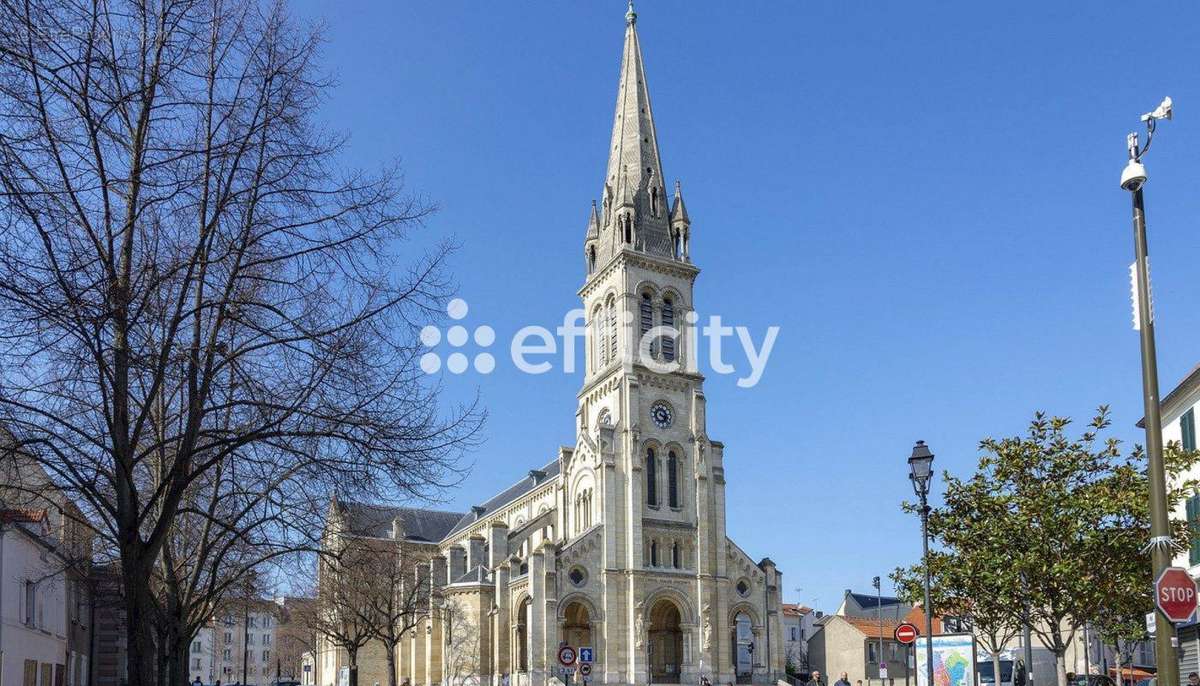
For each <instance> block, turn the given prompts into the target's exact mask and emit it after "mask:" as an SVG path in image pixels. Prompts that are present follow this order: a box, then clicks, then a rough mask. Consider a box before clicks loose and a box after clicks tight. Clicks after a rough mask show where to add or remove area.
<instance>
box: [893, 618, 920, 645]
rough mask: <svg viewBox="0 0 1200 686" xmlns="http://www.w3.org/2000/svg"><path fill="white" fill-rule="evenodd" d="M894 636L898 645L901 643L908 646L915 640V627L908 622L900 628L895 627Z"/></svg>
mask: <svg viewBox="0 0 1200 686" xmlns="http://www.w3.org/2000/svg"><path fill="white" fill-rule="evenodd" d="M894 636H895V637H896V640H897V641H899V642H900V643H903V644H904V645H908V644H910V643H912V642H914V641H916V640H917V627H915V626H913V625H912V624H909V623H908V622H905V623H903V624H901V625H900V626H898V627H896V632H895V634H894Z"/></svg>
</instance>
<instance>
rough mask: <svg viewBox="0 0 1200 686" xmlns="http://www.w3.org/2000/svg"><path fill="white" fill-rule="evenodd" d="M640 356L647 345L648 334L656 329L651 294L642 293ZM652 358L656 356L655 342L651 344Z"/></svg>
mask: <svg viewBox="0 0 1200 686" xmlns="http://www.w3.org/2000/svg"><path fill="white" fill-rule="evenodd" d="M638 318H639V321H638V331H639V332H640V334H639V336H638V343H637V344H638V348H637V350H638V355H641V354H642V346H643V345H645V341H646V334H648V333H650V329H652V328H654V305H653V303H651V301H650V294H649V293H642V301H641V302H640V303H639V304H638ZM650 356H651V357H653V356H654V342H653V341H651V342H650Z"/></svg>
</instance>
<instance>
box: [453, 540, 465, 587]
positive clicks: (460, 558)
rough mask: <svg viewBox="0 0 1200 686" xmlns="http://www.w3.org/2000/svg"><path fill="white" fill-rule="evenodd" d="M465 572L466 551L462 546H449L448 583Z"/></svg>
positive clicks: (456, 579)
mask: <svg viewBox="0 0 1200 686" xmlns="http://www.w3.org/2000/svg"><path fill="white" fill-rule="evenodd" d="M466 573H467V551H466V550H463V548H462V546H458V545H454V546H450V583H454V582H455V581H458V579H459V578H460V577H461V576H462V575H464V574H466Z"/></svg>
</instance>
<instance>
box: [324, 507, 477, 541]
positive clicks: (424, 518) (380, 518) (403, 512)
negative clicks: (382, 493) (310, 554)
mask: <svg viewBox="0 0 1200 686" xmlns="http://www.w3.org/2000/svg"><path fill="white" fill-rule="evenodd" d="M338 509H339V511H340V512H341V513H342V515H343V516H344V517H345V518H346V526H347V527H348V528H349V530H350V533H351V534H354V535H356V536H370V537H372V538H391V537H392V521H393V520H395V519H397V518H399V519H400V523H401V525H402V526H403V527H404V538H405V540H408V541H420V542H426V543H438V542H440V541H441V540H442V539H443V538H445V537H446V535H447V534H448V533H449V532H450V529H451V528H453V526H454V524H455V522H457V521H458V520H460V519H462V517H463V514H462V513H461V512H446V511H442V510H427V509H422V508H415V507H392V506H389V505H373V504H368V503H355V502H341V501H339V502H338Z"/></svg>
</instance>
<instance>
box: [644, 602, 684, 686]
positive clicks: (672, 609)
mask: <svg viewBox="0 0 1200 686" xmlns="http://www.w3.org/2000/svg"><path fill="white" fill-rule="evenodd" d="M679 625H680V617H679V608H678V607H676V606H675V603H672V602H671V601H669V600H666V599H665V598H664V599H663V600H660V601H658V602H657V603H655V604H654V607H653V608H651V609H650V631H649V636H648V638H649V642H650V682H651V683H655V684H677V683H679V672H680V668H681V664H680V663H681V662H683V629H682V628H680V626H679Z"/></svg>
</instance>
